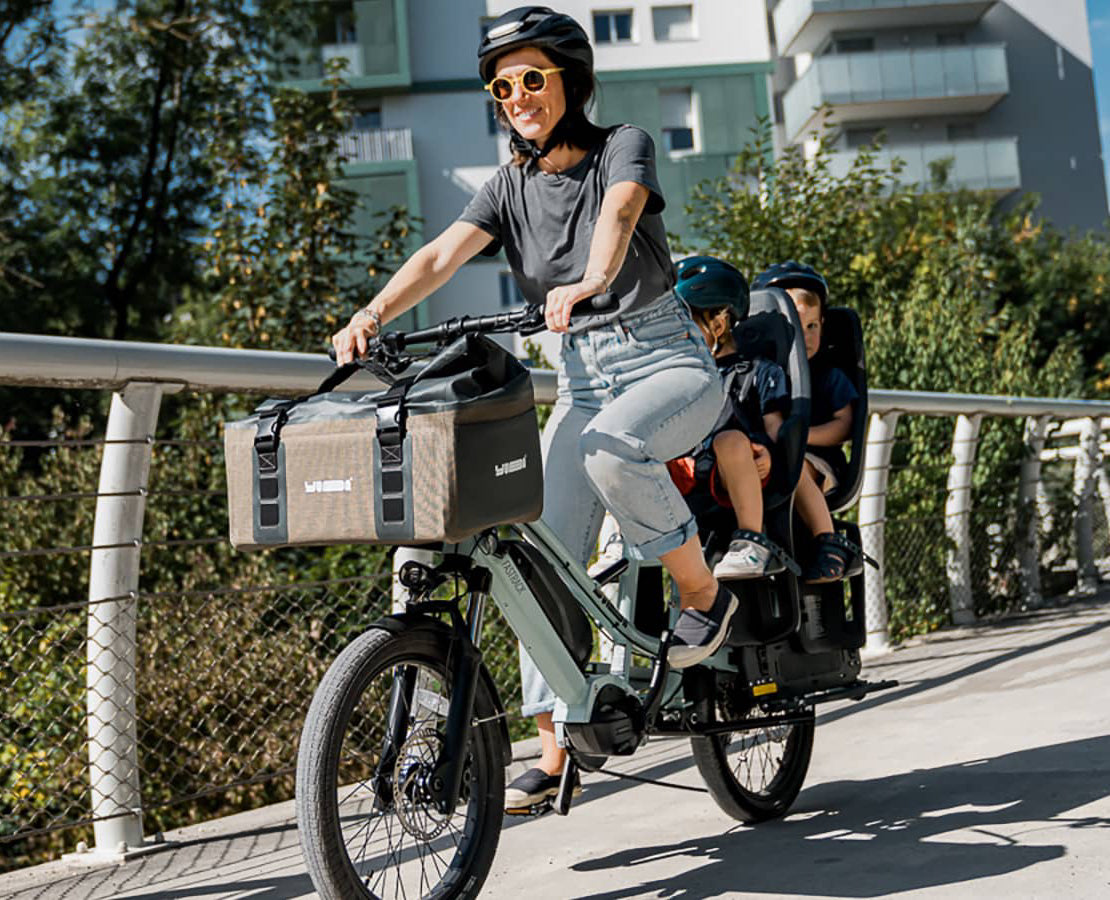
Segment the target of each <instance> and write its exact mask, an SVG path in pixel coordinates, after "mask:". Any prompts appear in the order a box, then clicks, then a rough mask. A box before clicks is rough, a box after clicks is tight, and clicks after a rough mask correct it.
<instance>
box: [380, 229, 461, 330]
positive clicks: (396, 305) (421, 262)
mask: <svg viewBox="0 0 1110 900" xmlns="http://www.w3.org/2000/svg"><path fill="white" fill-rule="evenodd" d="M450 277H451V272H449V271H447V270H446V269H445V268H444V267H442V266H440V267H437V265H436V254H435V252H434V250H433V249H432V246H431V245H430V244H429V245H427V246H424V247H421V248H420V249H419V250H417V251H416V252H415V253H413V255H412V256H410V257H409V258H408V259H407V260H405V263H404V265H402V266H401V268H399V269H398V270H397V271H396V272H394V273H393V276H392V277H391V278H390V279H389V281H387V282H386V284H385V287H383V288H382V289H381V290H380V291H379V292H378V293H377V294H376V295H375V296H374V299H373V300H371V301H370V304H369V306H368V308H369V309H373V310H375V311H376V312H377V313H378V315H380V316H381V317H382V324H385V323H386V322H390V321H392V320H393V319H396V318H397V317H398V316H399V315H401V314H402V313H404V312H406V311H408V310H410V309H412V307H414V306H416V305H417V304H418V303H419V302H420V301H421V300H423V299H424V298H425V297H427V296H428V295H429V294H431V293H432V292H433V291H435V290H437V289H438V288H441V287H442V286H443V285H444V284H445V283H446V282H447V280H448V279H449V278H450Z"/></svg>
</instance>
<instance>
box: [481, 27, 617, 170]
mask: <svg viewBox="0 0 1110 900" xmlns="http://www.w3.org/2000/svg"><path fill="white" fill-rule="evenodd" d="M538 49H540V50H541V51H542V52H543V53H544V54H545V55H546V56H548V57H549V58H550V59H551V64H552V65H554V66H559V67H560V68H562V70H563V71H562V72H561V73H559V74H560V75H562V77H563V95H564V97H565V98H566V104H567V109H566V112H565V113H563V117H562V118H561V119H560V120H559V121H558V122H557V123H556V125H555V128H554V129H553V130H552V132H551V134H550V136H549V137H548V147H549V148H550V149H554V148H555V147H557V146H559V145H560V144H566V145H567V146H568V147H577V148H578V149H579V150H589V149H591V148H592V147H594V146H596V145H597V144H599V143H601V141H602V140H603V139H604V137H605V134H606V133H607V129H605V128H602V127H600V126H598V125H595V124H594V123H593V122H591V121H590V120H589V117H588V116H587V114H586V111H587V109H588V108H589V106H590V103H591V101H592V100H593V98H594V94H595V93H596V91H597V81H596V79H595V78H594V74H593V69H592V68H591V67H589V66H587V65H585V64H583V63H582V62H581V61H580V60H576V59H571V58H570V57H567V56H563V55H562V54H560V53H556V52H555V51H554V50H550V49H548V48H546V47H540V48H538ZM494 102H495V103H496V101H494ZM496 113H497V121H498V123H500V125H501V127H502V128H503V129H505V131H507V132H508V133H509V148H510V149H511V150H512V153H513V165H514V166H522V165H524V164H525V163H526V162H528V160H530V159H532V158H533V156H534V154H533V152H532V144H531V143H530V142H528V141H525V140H524V138H522V137H521V136H520V135H519V134H517V133H516V131H514V130H513V128H512V126H511V125H510V124H509V117H508V116H507V115H506V114H505V110H504V109H503V108H502V105H501V104H500V103H497V110H496Z"/></svg>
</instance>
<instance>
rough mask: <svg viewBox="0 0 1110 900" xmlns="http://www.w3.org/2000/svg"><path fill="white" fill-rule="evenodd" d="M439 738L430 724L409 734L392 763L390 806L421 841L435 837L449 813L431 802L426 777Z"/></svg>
mask: <svg viewBox="0 0 1110 900" xmlns="http://www.w3.org/2000/svg"><path fill="white" fill-rule="evenodd" d="M442 747H443V740H442V738H441V737H440V735H439V732H437V731H436V730H435V729H434V728H421V729H419V730H417V731H414V732H413V733H412V734H410V735H409V737H408V739H407V740H406V741H405V743H404V744H403V745H402V746H401V752H400V753H399V754H398V755H397V763H396V765H394V767H393V796H394V798H395V799H394V804H395V806H394V809H395V812H396V813H397V818H398V819H400V820H401V825H402V827H403V828H404V829H405V831H406V832H408V833H409V834H411V835H412V836H413V837H415V838H417V839H418V840H422V841H431V840H434V839H435V838H437V837H439V835H440V834H441V833H442V831H443V829H445V828H446V827H447V823H448V821H449V820H450V818H451V816H450V815H449V814H448V815H444V814H443V813H441V812H440V811H439V810H438V809H436V806H435V800H434V799H433V797H432V793H431V787H430V781H431V777H432V772H433V771H434V770H435V764H436V761H437V760H438V759H439V753H440V749H441V748H442Z"/></svg>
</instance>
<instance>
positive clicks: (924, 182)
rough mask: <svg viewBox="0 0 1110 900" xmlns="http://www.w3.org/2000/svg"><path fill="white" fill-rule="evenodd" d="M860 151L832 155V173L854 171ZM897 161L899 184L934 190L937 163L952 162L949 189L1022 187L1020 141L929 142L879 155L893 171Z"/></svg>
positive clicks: (886, 150)
mask: <svg viewBox="0 0 1110 900" xmlns="http://www.w3.org/2000/svg"><path fill="white" fill-rule="evenodd" d="M857 156H858V151H857V150H841V151H837V152H835V153H832V154H831V155H830V156H829V174H831V175H832V176H833V177H834V178H843V177H844V176H845V175H847V174H848V172H849V171H850V170H851V168H852V166H853V165H854V164H855V161H856V158H857ZM895 159H900V160H902V162H903V163H904V167H903V168H902V170H901V171H900V172H899V173H898V182H899V183H900V184H904V185H911V184H914V185H917V186H918V187H919V189H922V190H924V189H929V188H931V187H932V186H933V185H932V181H933V177H932V171H931V165H932V164H933V163H938V162H942V161H945V160H950V161H951V163H952V165H951V169H950V170H949V172H948V179H947V182H946V184H945V185H944V186H945V187H946V188H948V189H956V188H964V189H967V190H971V191H999V192H1000V193H1001V192H1009V191H1016V190H1018V189H1019V188H1020V187H1021V164H1020V162H1019V160H1018V142H1017V138H990V139H986V140H967V141H928V142H925V143H920V144H895V145H893V146H886V147H883V148H882V149H880V150H879V151H877V152H876V153H875V165H876V166H878V167H879V168H880V169H883V170H885V171H889V170H890V169H891V166H892V164H893V162H894V160H895Z"/></svg>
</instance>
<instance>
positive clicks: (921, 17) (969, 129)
mask: <svg viewBox="0 0 1110 900" xmlns="http://www.w3.org/2000/svg"><path fill="white" fill-rule="evenodd" d="M772 22H773V39H774V40H775V42H776V50H777V54H778V55H779V65H778V67H777V71H776V74H775V78H774V93H775V109H776V121H777V125H778V128H779V138H780V140H781V141H782V142H784V143H790V144H798V143H802V144H804V143H806V142H807V141H812V135H813V133H814V131H815V130H817V129H820V128H821V127H822V125H823V124H824V123H825V122H826V121H828V122H829V123H830V125H831V128H832V129H833V134H834V135H835V142H836V147H837V148H838V151H839V152H838V153H837V154H836V157H835V158H834V171H835V170H837V169H841V170H846V169H847V168H848V166H849V165H850V164H851V160H852V158H853V157H854V155H855V150H856V148H858V147H859V146H861V145H864V144H867V143H870V142H871V141H872V140H873V139H874V138H875V137H876V136H877V135H878V134H879V133H880V132H883V133H885V135H886V140H887V147H888V150H887V151H886V153H884V156H887V157H889V156H895V155H896V156H898V157H900V158H902V159H903V160H904V161H905V162H906V169H905V171H904V174H903V177H904V178H905V179H906V180H907V181H912V182H916V183H919V184H928V183H929V182H930V179H931V177H932V174H933V172H934V171H935V169H936V166H935V165H933V164H935V163H938V162H939V161H942V160H945V161H947V162H946V163H945V165H946V166H947V167H948V173H947V184H948V185H950V186H952V187H967V188H973V189H983V190H990V191H993V192H995V193H997V194H998V195H1000V196H1002V197H1003V198H1004V199H1003V201H1002V202H1003V204H1004V205H1006V204H1010V203H1013V202H1014V200H1015V199H1016V197H1017V196H1018V195H1019V194H1020V193H1026V192H1035V193H1037V194H1039V195H1040V196H1041V207H1040V209H1041V214H1042V215H1044V216H1045V217H1047V218H1048V219H1050V220H1051V221H1052V222H1053V223H1055V224H1056V225H1058V226H1060V227H1062V228H1064V229H1067V228H1071V227H1076V228H1079V229H1093V228H1100V227H1102V226H1103V225H1104V224H1105V220H1106V216H1107V206H1106V191H1105V180H1104V174H1103V166H1102V155H1101V142H1100V138H1099V133H1098V116H1097V112H1096V106H1095V95H1094V82H1093V77H1092V72H1091V42H1090V33H1089V30H1088V24H1087V10H1086V4H1085V0H1053V2H1052V3H1047V2H1045V0H962V2H961V0H944V2H943V3H938V2H936V0H778V2H777V3H775V2H773V0H772ZM822 106H824V111H821V110H820V109H819V108H820V107H822ZM826 117H827V119H826Z"/></svg>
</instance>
